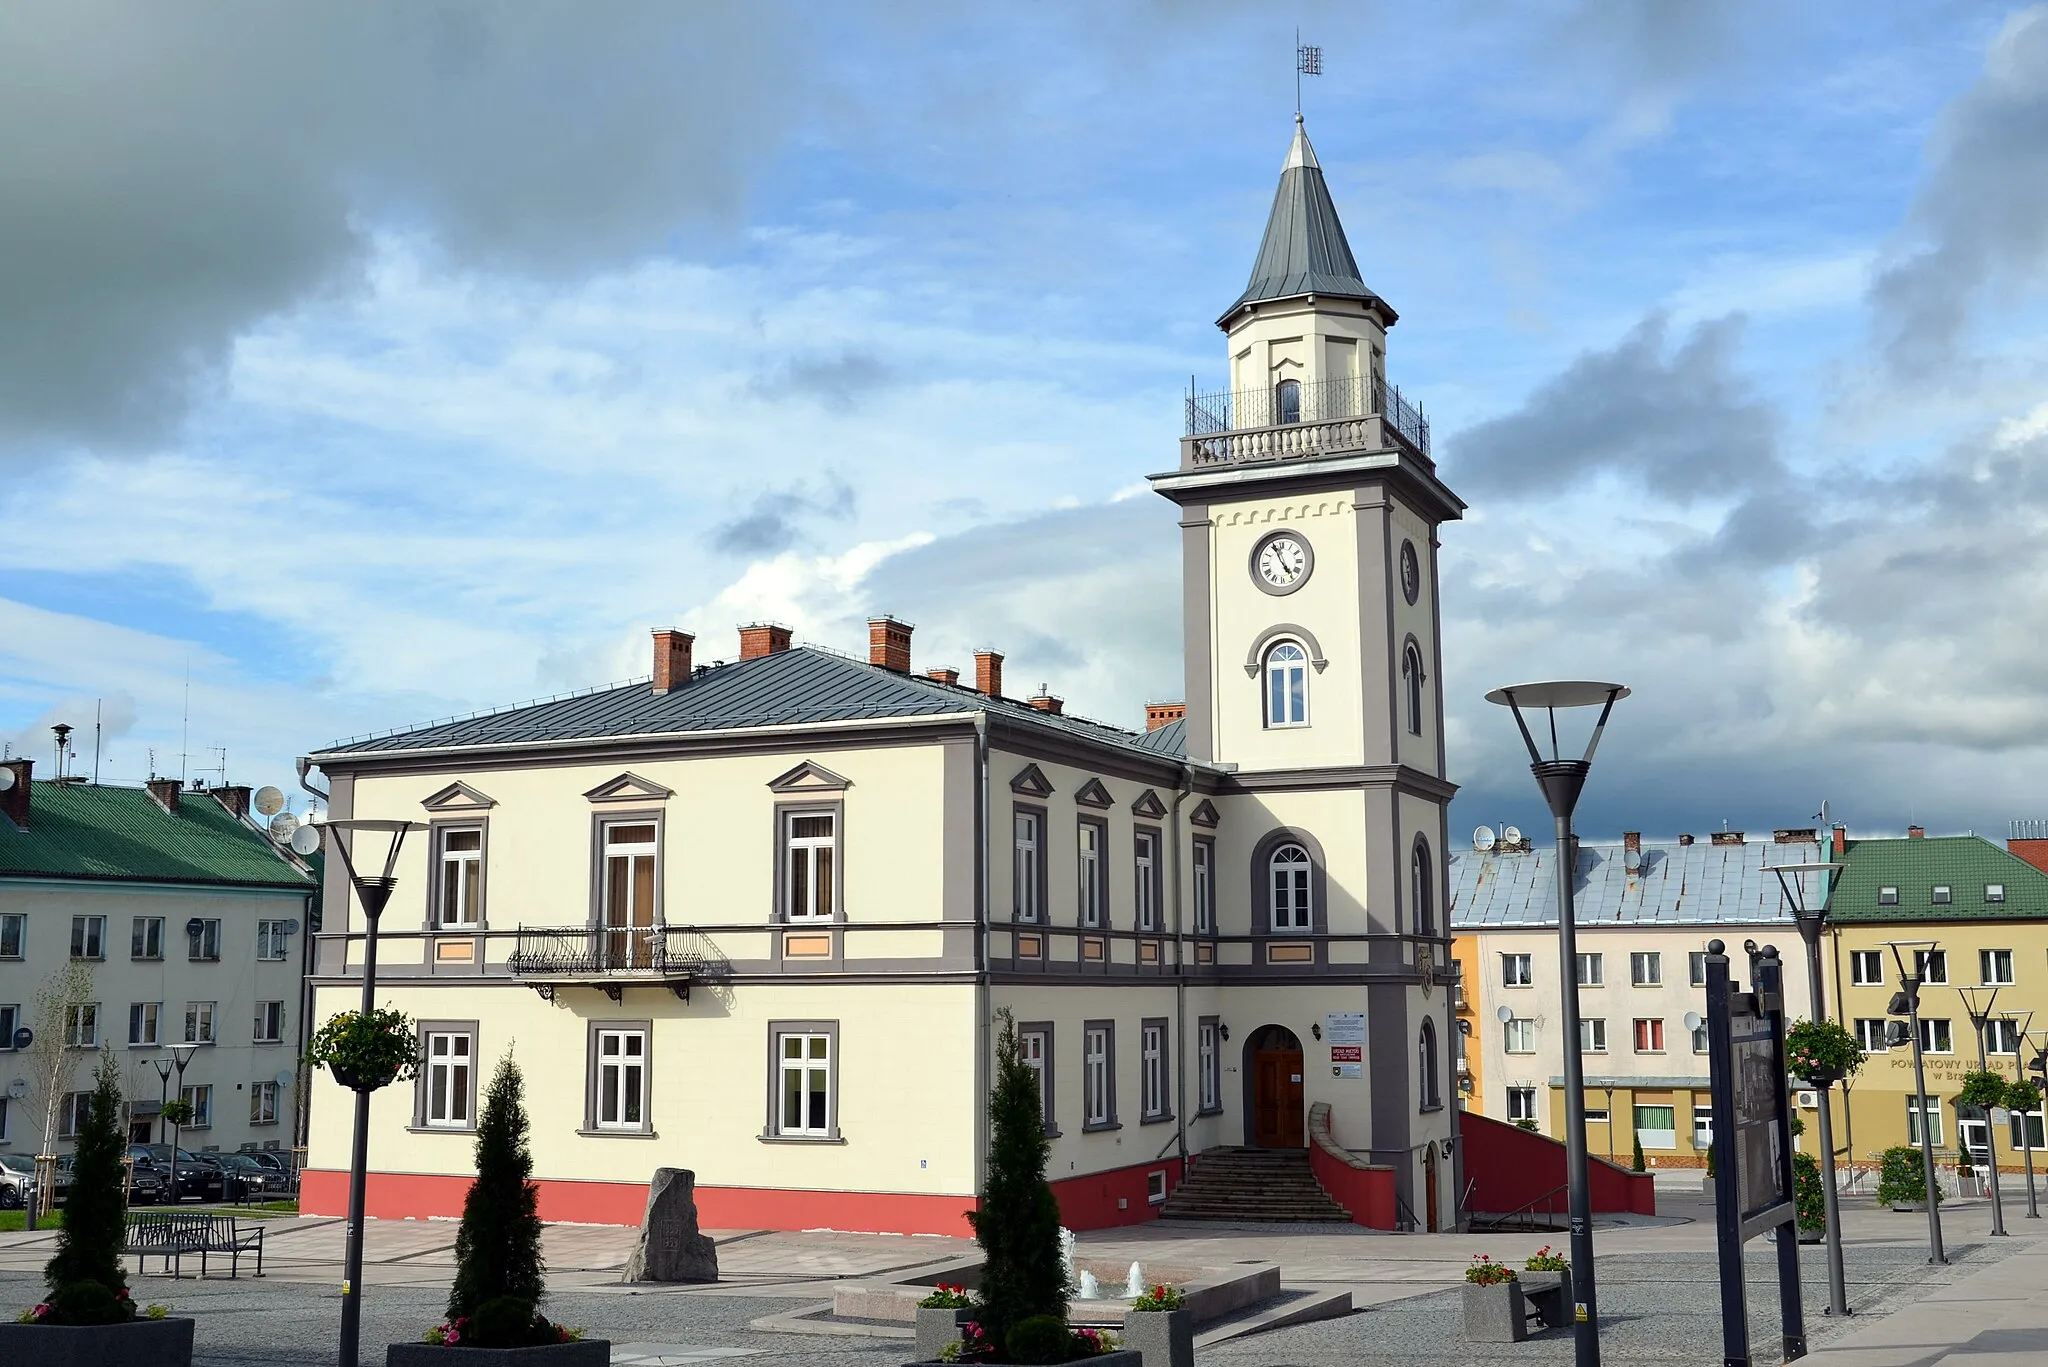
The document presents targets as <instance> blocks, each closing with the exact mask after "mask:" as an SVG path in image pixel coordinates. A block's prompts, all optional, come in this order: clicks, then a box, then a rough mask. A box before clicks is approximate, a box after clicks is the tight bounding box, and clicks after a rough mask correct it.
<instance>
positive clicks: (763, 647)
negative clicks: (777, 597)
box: [740, 622, 789, 660]
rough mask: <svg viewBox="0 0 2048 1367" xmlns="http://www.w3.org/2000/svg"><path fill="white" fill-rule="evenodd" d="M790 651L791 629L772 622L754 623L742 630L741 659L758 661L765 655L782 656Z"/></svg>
mask: <svg viewBox="0 0 2048 1367" xmlns="http://www.w3.org/2000/svg"><path fill="white" fill-rule="evenodd" d="M788 649H789V628H788V627H779V626H776V625H774V624H773V623H771V622H754V623H752V624H751V625H748V626H743V627H741V628H740V658H741V659H742V660H758V659H759V658H760V657H761V656H763V655H780V654H781V653H782V652H783V651H785V650H788Z"/></svg>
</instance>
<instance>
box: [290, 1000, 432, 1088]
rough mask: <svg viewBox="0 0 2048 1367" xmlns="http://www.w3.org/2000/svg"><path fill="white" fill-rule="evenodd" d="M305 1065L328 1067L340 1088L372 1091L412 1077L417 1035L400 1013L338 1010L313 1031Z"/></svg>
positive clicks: (415, 1066)
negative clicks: (337, 1012) (338, 1011)
mask: <svg viewBox="0 0 2048 1367" xmlns="http://www.w3.org/2000/svg"><path fill="white" fill-rule="evenodd" d="M306 1062H307V1063H309V1064H311V1065H312V1066H313V1067H315V1068H325V1069H328V1070H329V1071H330V1072H332V1073H333V1074H334V1080H335V1081H336V1082H339V1083H340V1084H341V1085H342V1086H344V1087H348V1088H351V1089H353V1090H356V1091H365V1092H374V1091H376V1090H378V1089H379V1088H382V1087H389V1086H390V1085H391V1084H392V1083H394V1082H406V1081H410V1080H411V1079H412V1078H413V1077H415V1076H417V1075H418V1073H419V1068H420V1045H419V1037H418V1035H417V1033H416V1032H415V1031H414V1030H413V1024H412V1020H411V1018H410V1017H408V1016H407V1015H406V1014H405V1013H404V1012H403V1011H397V1010H393V1009H391V1008H389V1007H384V1008H380V1009H377V1010H373V1011H343V1012H340V1013H339V1014H337V1015H334V1016H331V1017H329V1018H328V1021H327V1023H326V1024H325V1025H323V1026H321V1027H320V1028H319V1029H318V1030H316V1031H314V1032H313V1039H312V1042H311V1043H309V1044H308V1045H307V1046H306Z"/></svg>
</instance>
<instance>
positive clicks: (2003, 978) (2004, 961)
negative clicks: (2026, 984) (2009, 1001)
mask: <svg viewBox="0 0 2048 1367" xmlns="http://www.w3.org/2000/svg"><path fill="white" fill-rule="evenodd" d="M1977 971H1978V973H1979V974H1980V975H1981V977H1982V980H1983V981H1984V982H1985V983H1986V984H1987V985H1994V984H1995V985H1997V986H2001V987H2010V986H2011V985H2012V951H2011V950H2009V949H1980V950H1978V951H1977Z"/></svg>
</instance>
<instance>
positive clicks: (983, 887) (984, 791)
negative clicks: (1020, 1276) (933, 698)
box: [974, 709, 993, 1200]
mask: <svg viewBox="0 0 2048 1367" xmlns="http://www.w3.org/2000/svg"><path fill="white" fill-rule="evenodd" d="M988 743H989V740H988V712H987V711H986V710H985V709H984V710H983V711H980V712H976V713H975V714H974V757H975V766H976V768H977V769H978V771H979V773H978V775H977V781H976V784H975V789H974V807H975V826H976V828H977V839H976V841H975V849H974V861H975V870H974V900H975V908H974V1020H975V1030H974V1038H975V1047H974V1195H975V1198H976V1199H977V1200H979V1199H980V1195H981V1192H982V1191H983V1190H984V1189H985V1187H986V1185H987V1177H988V1173H987V1171H986V1169H987V1166H988V1142H989V1134H988V1126H989V1116H988V1087H989V1053H990V1050H991V1049H992V1048H993V1045H992V1043H991V1042H990V1039H989V1023H990V1022H989V1009H990V1006H989V982H988V913H989V850H988V824H989V823H988V809H989V800H988Z"/></svg>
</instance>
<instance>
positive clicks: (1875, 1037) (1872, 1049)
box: [1856, 1016, 1891, 1054]
mask: <svg viewBox="0 0 2048 1367" xmlns="http://www.w3.org/2000/svg"><path fill="white" fill-rule="evenodd" d="M1884 1027H1885V1019H1884V1017H1882V1016H1858V1017H1857V1018H1856V1042H1857V1043H1858V1044H1860V1045H1862V1046H1863V1052H1864V1053H1866V1054H1882V1053H1884V1052H1885V1051H1886V1050H1888V1049H1890V1048H1891V1046H1890V1045H1889V1044H1887V1043H1885V1037H1884Z"/></svg>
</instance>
